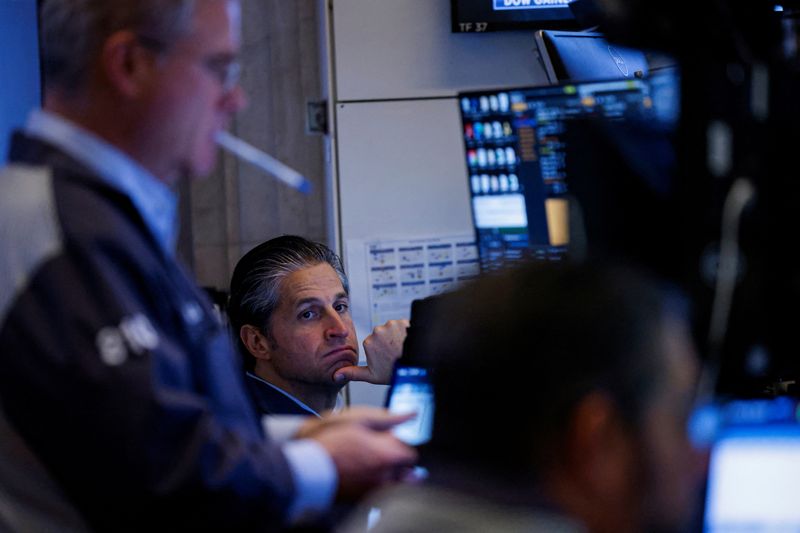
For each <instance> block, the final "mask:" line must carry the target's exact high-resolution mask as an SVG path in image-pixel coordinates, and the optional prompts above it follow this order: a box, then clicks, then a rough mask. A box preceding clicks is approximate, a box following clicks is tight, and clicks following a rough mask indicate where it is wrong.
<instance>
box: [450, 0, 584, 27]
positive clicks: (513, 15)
mask: <svg viewBox="0 0 800 533" xmlns="http://www.w3.org/2000/svg"><path fill="white" fill-rule="evenodd" d="M504 1H511V0H450V6H451V12H450V13H451V17H450V18H451V22H452V27H451V30H452V32H453V33H483V32H495V31H511V30H539V29H553V30H555V29H560V30H577V29H578V21H577V20H576V19H575V17H574V15H573V13H572V11H571V10H570V9H569V5H567V4H565V5H563V6H558V7H546V6H531V9H524V8H523V7H524V6H518V7H516V8H514V7H510V8H509V9H501V10H495V9H494V5H495V3H501V2H504ZM526 1H528V0H514V2H520V3H522V2H526ZM530 3H531V4H533V3H534V2H533V1H532V0H531V1H530Z"/></svg>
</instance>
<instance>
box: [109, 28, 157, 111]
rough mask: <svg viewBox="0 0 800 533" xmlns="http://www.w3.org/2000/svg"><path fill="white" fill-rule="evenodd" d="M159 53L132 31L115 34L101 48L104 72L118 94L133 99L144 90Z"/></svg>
mask: <svg viewBox="0 0 800 533" xmlns="http://www.w3.org/2000/svg"><path fill="white" fill-rule="evenodd" d="M155 60H156V56H155V54H154V52H153V51H152V50H148V49H147V48H145V47H144V46H142V44H141V43H140V41H139V38H138V37H137V35H136V34H135V33H133V32H132V31H128V30H124V31H118V32H116V33H113V34H112V35H111V36H109V37H108V39H106V41H105V42H104V43H103V48H102V50H101V51H100V68H101V75H102V76H104V77H105V78H106V80H107V82H108V83H109V84H111V85H112V86H113V87H114V88H115V89H116V90H117V92H118V93H120V94H122V95H124V96H126V97H129V98H132V97H136V96H138V95H139V94H141V92H142V91H143V90H144V88H145V86H146V84H147V83H148V81H149V79H150V75H151V73H152V71H153V66H154V62H155Z"/></svg>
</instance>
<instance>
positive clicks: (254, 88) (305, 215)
mask: <svg viewBox="0 0 800 533" xmlns="http://www.w3.org/2000/svg"><path fill="white" fill-rule="evenodd" d="M317 4H318V2H317V0H242V9H243V17H242V24H243V50H242V66H243V74H242V87H243V88H244V89H245V91H246V92H247V94H248V97H249V102H250V103H249V105H248V107H247V109H245V110H244V111H243V112H242V113H240V115H239V116H238V117H237V118H236V119H235V121H234V124H233V126H232V132H233V133H234V134H235V135H238V136H240V137H242V138H243V139H245V140H247V141H248V142H250V143H252V144H254V145H255V146H257V147H259V148H261V149H262V150H265V151H266V152H267V153H269V154H271V155H272V156H273V157H276V158H277V159H279V160H281V161H283V162H284V163H286V164H287V165H289V166H291V167H293V168H295V169H297V170H298V171H299V172H301V173H302V174H304V175H305V176H306V177H308V178H309V179H310V180H311V181H312V184H313V191H312V193H311V194H310V195H308V196H306V195H303V194H301V193H299V192H296V191H294V190H292V189H290V188H288V187H286V186H285V185H283V184H281V183H278V182H277V181H276V180H274V179H273V178H272V177H270V176H267V175H266V174H263V173H262V172H260V171H258V170H255V169H253V168H252V167H250V166H249V165H247V164H246V163H240V162H239V161H237V160H235V159H233V158H232V157H231V156H228V155H225V156H223V157H222V159H221V161H220V165H219V167H218V170H217V172H215V173H214V174H213V175H212V176H210V177H208V178H207V179H204V180H200V181H196V182H194V183H192V184H184V185H183V186H182V187H181V191H180V192H181V202H182V209H181V227H182V234H181V239H180V244H179V253H180V254H181V256H182V257H183V259H184V261H185V262H186V263H187V264H188V265H189V267H190V268H191V269H192V270H193V271H194V273H195V276H196V277H197V279H198V282H199V283H200V285H203V286H210V287H216V288H227V285H228V281H229V280H230V274H231V272H232V270H233V267H234V265H235V264H236V261H237V260H238V259H239V257H241V255H242V254H243V253H245V252H246V251H247V250H249V249H250V248H252V247H253V246H255V245H257V244H258V243H260V242H262V241H264V240H266V239H269V238H272V237H275V236H278V235H282V234H285V233H295V234H299V235H303V236H305V237H308V238H310V239H315V240H319V241H322V242H325V241H326V237H327V235H328V228H326V227H325V224H326V220H327V216H326V214H325V205H326V199H325V198H324V194H325V193H324V191H325V183H324V180H325V166H324V165H325V163H324V157H323V137H321V136H319V135H313V134H308V133H306V120H305V105H306V101H308V100H319V99H321V95H322V94H323V89H322V82H321V80H320V72H321V69H320V52H319V50H320V47H319V31H318V28H319V21H318V16H319V14H318V12H317Z"/></svg>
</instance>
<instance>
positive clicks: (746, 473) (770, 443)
mask: <svg viewBox="0 0 800 533" xmlns="http://www.w3.org/2000/svg"><path fill="white" fill-rule="evenodd" d="M798 407H799V406H798V404H797V401H796V400H790V399H789V398H786V397H783V398H781V397H779V398H777V399H775V400H740V401H736V402H733V403H731V404H730V405H728V406H726V407H724V411H721V413H722V414H720V415H717V418H719V419H720V420H718V421H717V422H716V425H717V428H716V432H717V434H716V436H715V437H714V442H713V445H712V448H711V456H710V463H709V470H708V481H707V489H706V498H705V512H704V519H703V522H704V527H703V529H704V531H706V532H716V533H718V532H726V531H800V505H798V501H800V484H798V479H800V425H798Z"/></svg>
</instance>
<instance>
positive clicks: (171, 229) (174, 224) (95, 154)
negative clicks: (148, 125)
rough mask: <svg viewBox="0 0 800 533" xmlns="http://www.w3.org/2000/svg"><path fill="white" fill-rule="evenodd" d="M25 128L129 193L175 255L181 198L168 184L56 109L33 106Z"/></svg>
mask: <svg viewBox="0 0 800 533" xmlns="http://www.w3.org/2000/svg"><path fill="white" fill-rule="evenodd" d="M25 132H26V133H27V134H28V135H30V136H31V137H36V138H38V139H41V140H43V141H46V142H48V143H50V144H52V145H54V146H56V147H58V148H59V149H61V150H62V151H64V152H65V153H67V154H68V155H70V156H71V157H73V158H74V159H76V160H77V161H79V162H81V163H82V164H84V165H85V166H87V167H88V168H90V169H91V170H92V171H94V172H96V173H97V175H98V176H99V177H100V178H101V179H103V180H104V181H105V182H106V183H108V184H109V185H111V186H112V187H114V188H115V189H118V190H119V191H121V192H123V193H124V194H126V195H127V196H128V197H129V198H130V199H131V201H132V202H133V205H134V206H135V207H136V209H137V210H138V211H139V214H140V215H141V216H142V218H143V219H144V222H145V224H146V225H147V227H148V228H149V229H150V231H151V232H152V233H153V235H154V236H155V238H156V241H158V243H159V244H160V245H161V248H162V249H163V250H164V252H165V253H166V254H167V255H170V256H171V255H174V253H175V245H176V243H177V237H178V221H177V217H176V214H177V205H178V199H177V195H176V194H175V193H174V192H173V191H172V190H171V189H170V188H169V187H168V186H167V185H165V184H164V183H163V182H161V181H159V180H158V179H157V178H156V177H155V176H153V175H152V174H150V173H149V172H148V171H146V170H145V169H144V168H143V167H142V166H141V165H139V164H138V163H136V162H135V161H134V160H133V159H131V158H130V157H129V156H127V155H126V154H124V153H123V152H122V151H120V150H119V149H118V148H116V147H114V146H112V145H111V144H109V143H107V142H106V141H104V140H102V139H100V138H99V137H97V136H96V135H94V134H93V133H91V132H89V131H87V130H85V129H83V128H81V127H80V126H78V125H77V124H75V123H73V122H70V121H68V120H66V119H64V118H62V117H59V116H58V115H56V114H54V113H49V112H47V111H44V110H42V109H36V110H34V111H33V112H32V113H31V114H30V116H29V117H28V122H27V124H26V126H25Z"/></svg>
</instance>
